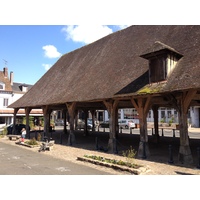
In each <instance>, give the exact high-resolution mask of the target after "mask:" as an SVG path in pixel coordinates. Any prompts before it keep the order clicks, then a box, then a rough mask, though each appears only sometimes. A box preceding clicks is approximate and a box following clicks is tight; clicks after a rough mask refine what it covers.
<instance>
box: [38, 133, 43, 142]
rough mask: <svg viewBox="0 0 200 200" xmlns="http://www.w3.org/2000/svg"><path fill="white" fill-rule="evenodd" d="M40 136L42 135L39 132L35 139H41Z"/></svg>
mask: <svg viewBox="0 0 200 200" xmlns="http://www.w3.org/2000/svg"><path fill="white" fill-rule="evenodd" d="M41 137H42V136H41V134H40V133H38V134H37V141H41Z"/></svg>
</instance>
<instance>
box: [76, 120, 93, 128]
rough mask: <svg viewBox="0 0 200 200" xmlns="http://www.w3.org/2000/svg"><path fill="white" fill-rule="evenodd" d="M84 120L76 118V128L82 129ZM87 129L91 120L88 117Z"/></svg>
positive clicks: (90, 126) (90, 125)
mask: <svg viewBox="0 0 200 200" xmlns="http://www.w3.org/2000/svg"><path fill="white" fill-rule="evenodd" d="M84 128H85V121H84V120H81V119H78V123H77V129H84ZM87 129H92V120H91V119H90V118H88V119H87Z"/></svg>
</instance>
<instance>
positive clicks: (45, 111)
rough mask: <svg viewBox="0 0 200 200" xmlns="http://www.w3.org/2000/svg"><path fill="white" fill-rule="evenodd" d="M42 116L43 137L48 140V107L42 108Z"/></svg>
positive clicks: (49, 111)
mask: <svg viewBox="0 0 200 200" xmlns="http://www.w3.org/2000/svg"><path fill="white" fill-rule="evenodd" d="M42 109H43V114H44V136H46V137H48V139H50V133H49V127H50V113H51V110H50V109H49V106H43V108H42Z"/></svg>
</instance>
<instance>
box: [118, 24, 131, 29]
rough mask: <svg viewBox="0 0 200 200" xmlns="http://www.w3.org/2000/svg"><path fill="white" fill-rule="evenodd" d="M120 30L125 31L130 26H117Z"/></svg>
mask: <svg viewBox="0 0 200 200" xmlns="http://www.w3.org/2000/svg"><path fill="white" fill-rule="evenodd" d="M116 26H117V27H118V28H119V29H125V28H127V27H129V26H130V25H116Z"/></svg>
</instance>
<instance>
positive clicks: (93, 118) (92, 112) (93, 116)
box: [90, 110, 96, 132]
mask: <svg viewBox="0 0 200 200" xmlns="http://www.w3.org/2000/svg"><path fill="white" fill-rule="evenodd" d="M90 112H91V114H92V131H93V132H94V131H95V112H96V110H90Z"/></svg>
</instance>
